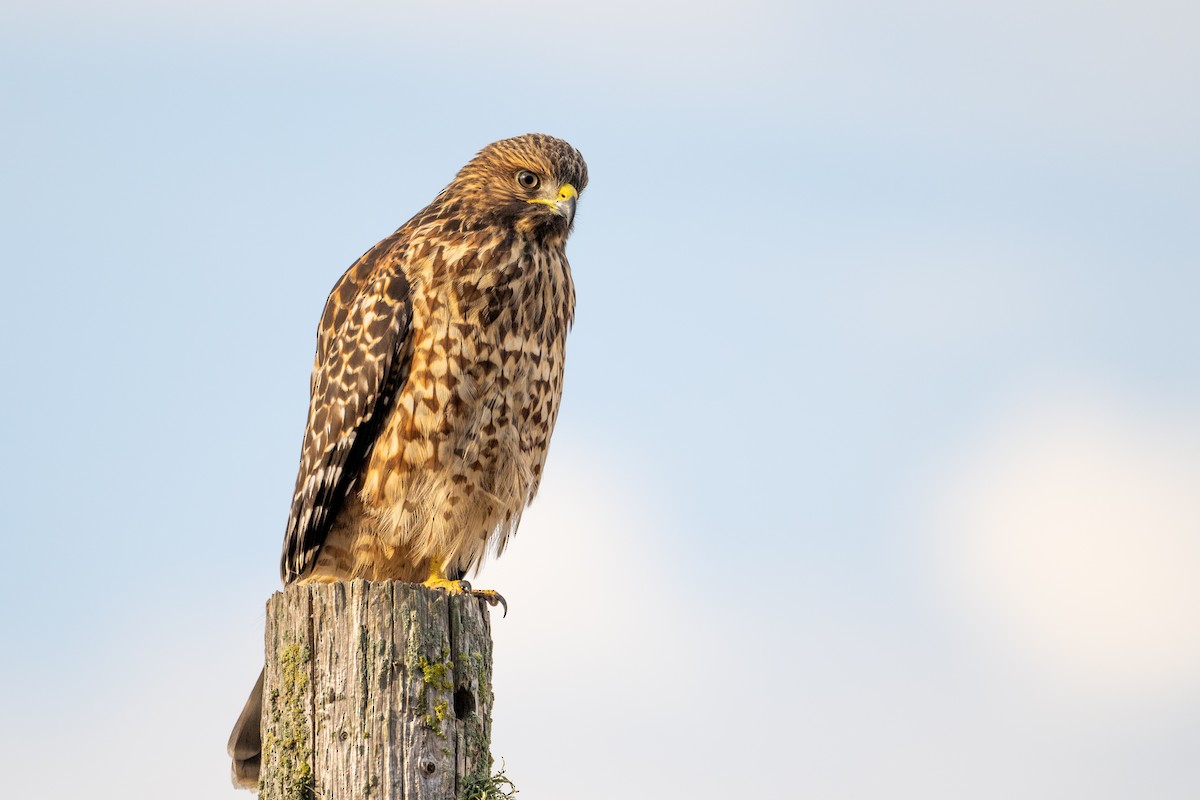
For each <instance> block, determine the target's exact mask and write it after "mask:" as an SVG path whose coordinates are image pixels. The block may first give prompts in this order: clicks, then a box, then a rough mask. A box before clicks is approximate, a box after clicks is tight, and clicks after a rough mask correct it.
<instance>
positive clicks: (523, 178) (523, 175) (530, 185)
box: [517, 169, 542, 189]
mask: <svg viewBox="0 0 1200 800" xmlns="http://www.w3.org/2000/svg"><path fill="white" fill-rule="evenodd" d="M541 182H542V179H541V178H539V177H538V176H537V175H535V174H533V173H532V172H530V171H529V170H527V169H523V170H521V171H520V172H518V173H517V183H519V184H521V188H523V189H536V188H537V187H538V184H540V183H541Z"/></svg>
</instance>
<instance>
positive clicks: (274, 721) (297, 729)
mask: <svg viewBox="0 0 1200 800" xmlns="http://www.w3.org/2000/svg"><path fill="white" fill-rule="evenodd" d="M308 661H309V652H308V648H307V647H306V646H304V645H301V644H295V643H294V644H289V645H286V646H285V647H284V648H283V649H282V650H280V651H279V674H280V685H279V686H278V687H277V688H274V689H272V690H271V693H270V696H269V697H268V698H267V703H268V705H267V713H269V714H270V715H271V724H270V725H268V726H267V730H266V731H264V735H263V760H264V761H265V762H267V763H273V764H275V769H273V770H270V775H271V778H272V781H271V784H272V785H270V786H268V785H267V783H266V780H265V778H264V780H263V781H262V782H261V783H260V784H259V793H260V795H259V796H260V797H261V798H263V800H313V798H314V796H315V793H314V786H315V781H314V778H313V772H312V742H311V741H310V725H309V719H308V714H307V713H306V712H305V699H306V697H307V695H308V669H307V664H308Z"/></svg>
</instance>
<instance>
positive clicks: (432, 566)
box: [422, 558, 508, 617]
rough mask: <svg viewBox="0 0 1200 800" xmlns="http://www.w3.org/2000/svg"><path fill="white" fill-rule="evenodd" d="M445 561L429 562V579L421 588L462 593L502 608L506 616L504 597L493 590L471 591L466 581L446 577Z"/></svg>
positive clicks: (506, 603)
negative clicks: (426, 587)
mask: <svg viewBox="0 0 1200 800" xmlns="http://www.w3.org/2000/svg"><path fill="white" fill-rule="evenodd" d="M446 563H447V562H446V560H445V559H441V558H435V559H433V560H432V561H430V562H429V577H428V578H426V579H425V582H424V583H423V584H422V585H423V586H428V587H429V588H430V589H444V590H445V591H447V592H449V593H450V594H463V593H464V592H466V593H468V594H472V595H474V596H476V597H478V598H480V599H481V600H484V601H486V602H487V604H488V605H490V606H492V607H495V606H503V607H504V616H506V617H507V616H508V601H506V600H505V599H504V596H503V595H501V594H500V593H499V592H497V591H495V590H494V589H472V588H471V584H469V583H467V582H466V581H455V580H451V579H450V578H447V577H446Z"/></svg>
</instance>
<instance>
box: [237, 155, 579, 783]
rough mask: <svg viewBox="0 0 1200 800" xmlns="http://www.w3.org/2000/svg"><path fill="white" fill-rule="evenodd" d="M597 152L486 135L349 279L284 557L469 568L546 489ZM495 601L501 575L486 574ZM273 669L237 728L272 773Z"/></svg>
mask: <svg viewBox="0 0 1200 800" xmlns="http://www.w3.org/2000/svg"><path fill="white" fill-rule="evenodd" d="M585 186H587V165H586V164H585V163H584V160H583V157H582V156H581V155H580V154H579V151H578V150H576V149H575V148H574V147H572V146H571V145H570V144H568V143H567V142H564V141H562V140H561V139H556V138H554V137H551V136H546V135H543V134H526V135H524V136H517V137H514V138H511V139H503V140H501V141H498V142H494V143H492V144H490V145H488V146H487V147H485V148H483V150H481V151H480V152H479V153H478V154H477V155H476V156H475V158H473V159H472V160H471V161H470V162H469V163H468V164H467V165H466V166H465V167H463V168H462V169H461V170H460V171H459V173H458V174H457V175H456V176H455V178H454V180H453V181H452V182H451V183H450V185H449V186H447V187H446V188H445V189H443V190H442V191H441V193H439V194H438V196H437V197H435V198H434V200H433V202H431V203H430V204H429V205H428V206H426V207H425V208H424V209H423V210H422V211H420V212H419V213H418V214H417V215H416V216H415V217H413V218H412V219H411V220H409V221H408V222H406V223H405V224H404V225H403V226H401V227H400V228H399V229H398V230H397V231H396V232H395V233H393V234H392V235H391V236H388V237H387V238H386V239H384V240H383V241H381V242H379V244H377V245H375V246H374V247H372V248H371V249H370V250H368V251H367V252H366V254H364V255H363V256H362V258H360V259H359V260H358V261H357V262H355V263H354V265H353V266H351V267H350V269H348V270H347V271H346V273H345V274H344V275H343V276H342V278H341V280H339V281H338V282H337V284H336V285H335V286H334V287H333V291H332V292H330V294H329V298H328V300H327V301H326V303H325V311H324V313H323V314H322V316H321V323H320V326H319V328H318V331H317V352H316V358H315V360H314V364H313V372H312V381H311V387H310V388H311V398H310V401H309V410H308V424H307V427H306V428H305V432H304V444H303V448H302V450H301V456H300V471H299V474H298V475H297V476H296V489H295V494H294V495H293V498H292V507H291V514H290V515H289V517H288V523H287V532H286V534H285V537H284V544H283V558H282V561H281V565H280V572H281V575H282V578H283V582H284V584H285V585H287V584H291V583H294V582H297V581H300V582H305V581H339V580H349V579H352V578H364V579H367V580H400V581H408V582H418V581H420V582H424V583H425V585H427V586H433V587H442V588H445V589H447V590H448V591H453V592H460V591H471V589H470V587H469V585H468V584H466V582H465V581H463V580H462V578H463V577H464V576H465V575H466V574H467V572H468V571H469V570H470V569H472V568H473V567H478V565H479V564H480V562H481V561H482V560H483V558H484V556H485V555H486V554H487V552H488V550H489V548H494V549H495V551H496V553H497V554H499V553H501V552H502V551H503V550H504V546H505V543H506V542H507V541H508V538H509V537H510V536H511V535H512V534H513V532H514V531H515V530H516V528H517V524H518V523H519V522H520V519H521V512H522V511H523V510H524V508H525V506H526V505H527V504H528V503H529V502H530V500H531V499H532V498H533V496H534V494H535V493H536V492H537V488H538V483H539V481H540V480H541V477H542V469H543V467H544V465H545V463H546V451H547V448H548V446H549V443H550V434H551V432H552V431H553V429H554V422H555V419H556V417H557V416H558V406H559V399H560V398H561V395H562V383H563V356H564V350H565V344H566V336H567V330H568V329H569V328H570V326H571V322H572V320H573V317H574V311H575V289H574V285H573V283H572V281H571V270H570V265H569V264H568V263H567V256H566V249H565V248H566V242H567V236H568V234H569V233H570V232H571V228H572V226H573V224H574V221H575V208H576V203H577V201H578V198H579V193H580V192H582V191H583V189H584V187H585ZM475 593H476V594H479V595H481V596H484V597H485V598H486V599H488V600H489V602H492V603H493V604H495V602H496V601H498V600H500V598H499V595H497V594H496V593H495V592H487V591H484V592H475ZM261 714H262V678H261V676H260V678H259V682H258V684H257V685H256V686H255V688H254V691H253V692H252V693H251V695H250V699H249V700H248V701H247V703H246V707H245V709H244V710H243V711H242V715H241V717H239V718H238V721H237V724H236V725H235V727H234V730H233V734H232V735H231V737H230V740H229V752H230V755H231V756H232V757H233V779H234V783H235V784H236V785H239V786H244V787H247V788H254V787H256V786H257V784H258V766H259V758H260V755H261V752H260V751H261V742H260V717H261Z"/></svg>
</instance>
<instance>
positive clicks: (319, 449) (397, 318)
mask: <svg viewBox="0 0 1200 800" xmlns="http://www.w3.org/2000/svg"><path fill="white" fill-rule="evenodd" d="M387 244H388V242H387V241H386V240H385V242H381V243H380V246H378V247H376V248H375V249H373V250H372V251H371V252H369V253H367V254H366V255H365V256H363V258H362V259H361V260H360V261H359V263H357V264H356V265H355V266H354V267H352V268H351V269H350V271H349V272H347V273H346V275H345V276H344V277H343V278H342V280H341V282H339V284H338V286H336V287H335V288H334V290H333V292H332V293H331V294H330V296H329V300H328V302H327V304H326V310H325V315H324V317H323V318H322V322H323V325H322V330H321V333H320V336H319V337H318V346H317V360H316V364H315V365H314V367H313V376H312V397H311V400H310V402H309V409H308V427H307V429H306V430H305V433H304V447H303V449H302V451H301V456H300V472H299V474H298V475H297V476H296V490H295V494H294V495H293V499H292V509H291V514H290V515H289V517H288V524H287V533H286V535H285V537H284V545H283V558H282V561H281V563H280V573H281V575H282V577H283V582H284V583H285V584H286V583H291V582H292V581H294V580H296V579H297V578H300V577H302V576H303V575H304V574H305V573H307V572H308V571H309V570H310V569H311V568H312V566H313V565H314V564H315V563H316V559H317V555H318V554H319V553H320V550H321V547H322V545H323V544H324V543H325V537H326V535H327V534H328V532H329V528H330V525H331V524H332V522H333V519H334V517H335V516H336V515H337V512H338V510H339V509H340V508H341V505H342V502H343V500H344V499H345V497H346V495H347V494H348V493H349V492H350V491H351V490H352V489H353V488H354V482H355V479H356V478H357V476H358V472H359V470H360V469H361V467H362V465H363V463H364V461H365V459H366V458H367V457H368V455H369V454H370V451H371V447H372V445H373V444H374V441H375V436H376V434H377V433H378V431H379V428H380V426H381V424H382V423H383V420H384V419H385V418H386V416H387V412H388V410H389V409H390V406H391V403H392V401H393V399H394V398H395V395H396V392H397V390H398V389H399V388H400V386H402V385H403V383H404V381H405V380H407V377H408V364H407V363H406V362H405V359H404V357H403V352H404V344H405V341H406V339H407V338H408V335H409V325H410V322H411V318H412V307H411V298H410V287H409V284H408V281H407V280H406V279H405V277H404V273H403V272H402V271H401V270H400V268H399V267H398V266H397V265H396V263H395V262H396V257H397V254H396V253H395V251H393V249H392V248H391V247H388V246H386V245H387Z"/></svg>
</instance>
